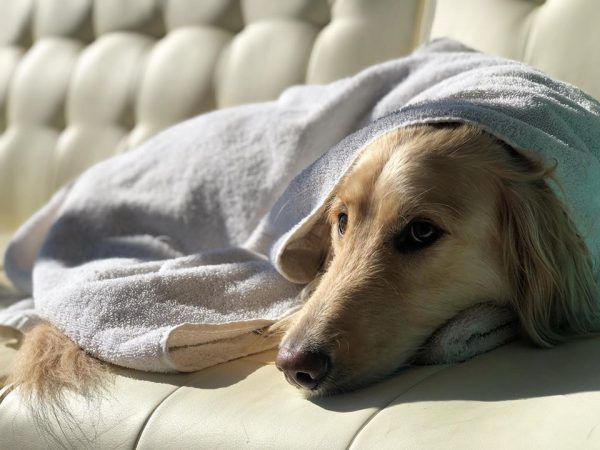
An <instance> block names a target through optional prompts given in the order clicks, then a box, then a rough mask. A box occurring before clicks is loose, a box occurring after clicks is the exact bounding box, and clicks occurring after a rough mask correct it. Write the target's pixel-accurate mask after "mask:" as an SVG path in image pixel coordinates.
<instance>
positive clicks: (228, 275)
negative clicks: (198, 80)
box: [0, 40, 600, 371]
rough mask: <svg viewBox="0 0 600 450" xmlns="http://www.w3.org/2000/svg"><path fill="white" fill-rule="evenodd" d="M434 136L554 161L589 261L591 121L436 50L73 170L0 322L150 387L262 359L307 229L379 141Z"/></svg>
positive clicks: (302, 272) (485, 61)
mask: <svg viewBox="0 0 600 450" xmlns="http://www.w3.org/2000/svg"><path fill="white" fill-rule="evenodd" d="M448 121H451V122H466V123H473V124H477V125H480V126H481V127H483V128H484V129H485V130H487V131H488V132H489V133H491V134H492V135H494V136H496V137H498V138H499V139H501V140H503V141H505V142H506V143H508V144H509V145H511V146H513V147H515V148H517V149H527V150H532V151H536V152H538V153H539V154H540V155H541V156H542V157H543V158H544V160H545V161H546V163H547V164H548V165H552V164H554V163H555V162H556V163H558V166H557V172H556V174H557V178H558V180H559V182H560V186H558V185H553V186H552V187H553V189H554V190H555V192H556V194H557V195H558V197H559V198H561V199H562V200H563V201H564V202H565V204H567V205H568V206H569V208H570V214H571V217H572V219H573V221H574V223H575V224H576V226H577V227H578V231H579V233H580V234H581V236H582V237H583V238H584V240H585V242H586V244H587V246H588V248H589V250H590V252H591V254H592V256H593V257H594V258H597V257H598V255H599V254H600V219H599V218H600V161H599V155H600V150H599V149H600V105H599V104H598V103H597V102H596V101H595V100H594V99H592V98H591V97H589V96H587V95H586V94H584V93H583V92H581V91H580V90H579V89H577V88H575V87H573V86H571V85H568V84H565V83H561V82H557V81H553V80H552V79H550V78H549V77H548V76H546V75H545V74H543V73H541V72H539V71H537V70H535V69H533V68H531V67H529V66H527V65H524V64H521V63H519V62H515V61H510V60H506V59H502V58H497V57H492V56H487V55H484V54H480V53H477V52H474V51H472V50H470V49H468V48H466V47H464V46H462V45H460V44H458V43H456V42H453V41H449V40H440V41H434V42H433V43H431V44H428V45H426V46H424V47H423V48H421V49H420V50H419V51H417V52H415V53H414V54H412V55H411V56H409V57H407V58H403V59H398V60H395V61H390V62H387V63H383V64H379V65H376V66H373V67H371V68H368V69H366V70H364V71H362V72H360V73H359V74H357V75H355V76H353V77H350V78H346V79H343V80H340V81H337V82H334V83H331V84H328V85H322V86H298V87H293V88H290V89H288V90H287V91H285V92H284V93H283V94H282V95H281V96H280V98H279V99H278V100H277V101H273V102H267V103H259V104H251V105H246V106H240V107H235V108H230V109H225V110H220V111H215V112H212V113H209V114H205V115H202V116H199V117H196V118H193V119H190V120H188V121H186V122H183V123H181V124H178V125H176V126H174V127H172V128H170V129H168V130H166V131H164V132H162V133H160V134H159V135H157V136H156V137H154V138H152V139H150V140H149V141H148V142H146V143H145V144H143V145H142V146H140V147H139V148H137V149H135V150H132V151H130V152H128V153H125V154H122V155H119V156H116V157H114V158H111V159H109V160H107V161H104V162H101V163H99V164H97V165H95V166H94V167H92V168H90V169H89V170H87V171H86V172H85V173H84V174H83V175H81V176H79V177H78V178H77V179H76V180H74V181H73V182H72V183H70V184H69V185H67V186H66V187H64V188H63V189H62V190H60V191H59V192H58V193H57V194H56V195H55V196H54V197H53V198H52V199H51V200H50V202H49V203H47V204H46V205H45V206H44V207H43V208H42V209H40V210H39V211H38V212H37V213H36V214H35V215H34V216H33V217H32V218H31V219H30V220H29V221H28V222H27V223H25V224H24V225H23V226H22V227H21V228H20V229H19V230H18V231H17V233H16V235H15V236H14V238H13V240H12V242H11V244H10V247H9V248H8V251H7V253H6V261H5V267H6V271H7V274H8V275H9V277H10V279H11V280H12V281H13V282H14V284H15V285H16V286H17V287H19V288H21V289H22V290H24V291H26V292H28V293H30V294H31V296H32V299H33V304H34V305H35V306H34V307H33V306H32V303H31V301H30V300H29V301H25V302H24V303H20V304H17V305H15V306H14V307H12V308H10V309H8V310H6V311H4V312H2V313H0V322H1V323H4V324H7V325H11V326H16V327H19V328H21V329H26V328H27V327H28V326H30V325H31V324H32V323H34V322H35V320H36V318H37V317H42V318H44V319H46V320H48V321H50V322H51V323H53V324H55V325H56V326H57V327H59V328H60V329H61V330H62V331H63V332H64V333H65V334H66V335H68V336H69V337H71V338H72V339H73V340H74V341H75V342H77V343H78V344H79V345H80V346H81V347H82V348H83V349H85V350H86V351H88V352H89V353H91V354H92V355H94V356H96V357H98V358H100V359H102V360H105V361H108V362H111V363H114V364H118V365H121V366H126V367H131V368H136V369H142V370H150V371H174V370H181V371H187V370H196V369H200V368H203V367H206V366H210V365H212V364H216V363H219V362H222V361H226V360H230V359H233V358H236V357H240V356H243V355H246V354H248V353H251V352H256V351H259V350H261V349H266V348H270V347H273V346H275V345H276V344H277V342H276V340H274V339H272V338H265V337H264V336H262V335H261V334H260V333H259V332H257V330H260V329H262V328H264V327H266V326H268V325H269V324H272V323H273V322H275V321H277V320H279V319H282V318H284V317H286V316H288V315H290V314H291V313H293V312H294V311H297V310H298V309H299V308H300V307H301V306H302V303H301V300H300V296H299V295H298V294H299V292H300V290H301V288H302V286H303V284H305V283H307V282H309V281H311V280H312V279H313V278H314V277H315V275H316V273H317V271H318V269H319V264H320V258H321V251H322V249H321V248H320V247H319V245H320V244H317V242H318V239H315V238H314V237H315V236H314V233H316V232H317V231H315V230H316V227H315V225H316V224H317V223H318V221H319V220H320V219H321V215H322V213H323V210H324V208H325V204H326V201H327V199H328V198H329V196H330V195H331V192H332V190H333V189H334V188H335V186H336V185H337V183H339V181H340V179H341V178H342V177H343V176H344V174H345V173H346V172H347V170H348V168H349V167H350V166H351V165H352V163H353V161H354V160H355V159H356V158H357V156H358V155H359V154H360V152H361V150H362V149H363V148H364V147H365V146H366V145H367V144H368V143H370V142H371V141H373V140H374V139H376V138H377V137H379V136H381V135H382V134H384V133H386V132H389V131H391V130H393V129H397V128H400V127H406V126H410V125H415V124H426V123H435V122H448ZM82 151H85V149H82ZM32 308H33V309H32ZM486 314H487V316H486ZM484 316H485V317H487V319H486V320H487V322H486V321H483V322H481V323H485V326H484V328H485V329H486V330H495V329H501V330H502V332H501V333H500V334H499V335H496V336H495V340H494V334H493V333H492V334H489V333H488V334H486V333H481V326H479V327H478V326H477V322H478V321H477V316H476V315H475V316H474V317H473V316H469V317H468V320H463V321H462V322H460V324H461V325H460V327H458V328H457V327H455V328H452V327H450V329H451V331H452V332H453V333H455V332H456V330H457V329H458V330H459V334H460V333H466V334H467V336H466V338H464V339H462V341H461V342H462V343H463V344H464V342H466V341H467V338H468V337H469V333H470V330H471V328H469V327H470V326H472V332H473V333H475V334H476V333H480V335H486V336H487V341H486V340H485V339H480V340H479V342H477V340H472V339H471V340H469V342H470V343H471V344H470V345H471V347H470V348H468V349H464V348H462V349H461V350H460V351H458V353H457V351H456V349H454V350H455V351H454V353H453V352H452V349H449V348H446V347H444V348H437V349H436V352H433V353H432V354H435V355H437V356H436V357H434V358H433V359H434V361H433V362H435V361H436V360H437V361H443V360H444V359H445V358H446V359H448V355H452V356H451V357H450V358H449V359H456V360H460V359H465V358H466V357H468V356H471V355H473V354H476V353H478V352H481V351H484V350H486V349H489V348H491V347H493V346H495V345H498V343H500V342H503V341H504V340H506V339H507V337H509V336H510V335H513V334H514V329H512V331H511V332H510V333H508V335H507V333H506V330H507V328H506V327H502V326H503V325H506V324H507V323H508V322H509V321H510V320H509V319H508V318H507V316H506V315H505V314H504V313H501V314H498V315H495V312H493V311H492V312H490V310H488V311H487V313H486V312H484V313H482V317H484ZM490 317H492V319H494V320H491V321H490V320H489V319H490ZM469 324H471V325H469ZM465 330H466V331H465ZM490 336H492V337H490ZM459 340H460V339H459ZM434 341H435V342H436V343H438V345H442V346H443V345H446V346H451V345H454V344H452V342H455V341H456V340H454V341H453V340H452V339H437V340H434ZM440 343H441V344H440ZM444 350H448V351H446V352H445V353H444Z"/></svg>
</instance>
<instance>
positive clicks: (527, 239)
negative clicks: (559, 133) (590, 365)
mask: <svg viewBox="0 0 600 450" xmlns="http://www.w3.org/2000/svg"><path fill="white" fill-rule="evenodd" d="M539 167H541V166H539ZM533 172H534V173H532V172H531V171H529V173H528V174H523V172H521V174H523V176H514V177H511V178H512V179H510V180H506V179H505V180H504V182H503V185H502V188H501V191H502V192H501V201H500V203H501V205H500V227H501V228H500V239H501V240H502V252H503V260H504V265H505V267H506V268H507V270H508V277H509V280H510V282H511V284H512V303H513V306H514V308H515V310H516V311H517V313H518V315H519V316H520V321H521V324H522V326H523V327H524V329H525V331H526V332H527V334H528V335H529V336H530V337H531V339H532V340H533V341H534V342H536V343H537V344H538V345H542V346H551V345H553V344H556V343H558V342H561V341H564V340H566V339H569V338H571V337H575V336H582V335H588V334H591V333H593V332H596V331H599V329H598V327H599V325H600V320H599V318H600V314H599V309H600V308H599V303H600V297H599V292H598V287H597V284H596V280H595V279H594V278H595V277H594V269H593V264H592V261H591V258H590V256H589V253H588V250H587V248H586V245H585V242H584V241H583V239H582V238H581V237H580V236H579V234H578V233H577V230H576V228H575V225H574V224H573V223H572V221H571V219H570V218H569V215H568V214H567V212H566V209H565V207H564V206H563V204H562V202H561V201H560V200H559V199H558V198H557V197H556V195H555V194H554V192H552V190H551V189H550V187H549V186H548V185H547V184H546V182H545V179H546V178H547V177H548V175H549V171H544V170H541V169H539V170H537V171H536V170H534V171H533ZM535 172H537V173H535Z"/></svg>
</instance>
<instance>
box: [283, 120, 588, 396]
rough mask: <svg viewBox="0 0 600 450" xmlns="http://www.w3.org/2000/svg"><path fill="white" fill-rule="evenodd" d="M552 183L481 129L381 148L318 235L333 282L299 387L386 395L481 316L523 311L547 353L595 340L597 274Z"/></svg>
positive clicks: (316, 291)
mask: <svg viewBox="0 0 600 450" xmlns="http://www.w3.org/2000/svg"><path fill="white" fill-rule="evenodd" d="M549 172H550V171H548V170H545V169H544V168H543V167H542V166H541V163H540V162H539V161H538V160H536V159H535V158H533V157H532V156H530V155H529V156H525V155H523V154H521V153H517V152H516V151H514V150H513V149H511V148H509V147H508V146H506V145H505V144H503V143H501V142H499V141H498V140H496V139H494V138H493V137H492V136H490V135H488V134H486V133H484V132H482V131H481V130H479V129H478V128H476V127H474V126H466V125H452V126H442V127H438V126H435V127H434V126H422V127H415V128H409V129H403V130H398V131H394V132H391V133H388V134H387V135H385V136H383V137H381V138H379V139H377V140H376V141H375V142H373V143H372V144H370V145H369V146H368V147H367V148H366V149H365V150H364V151H363V153H362V154H361V156H360V157H359V159H358V160H357V161H356V163H355V164H354V165H353V167H352V168H351V170H350V171H349V172H348V174H347V175H346V176H345V177H344V179H343V180H342V182H341V183H340V185H339V187H338V188H337V189H336V190H335V192H334V194H333V196H332V197H331V199H330V201H329V204H328V208H327V210H326V213H325V214H324V215H323V217H322V218H321V221H320V223H318V224H317V225H315V229H314V231H313V234H314V236H313V237H312V238H311V239H312V240H313V242H314V241H315V239H317V240H318V241H319V242H322V244H321V247H322V248H321V249H320V250H321V257H322V261H323V263H322V268H321V274H320V275H319V276H318V277H317V278H316V279H315V281H314V282H313V283H312V284H311V287H309V288H308V289H310V290H311V294H310V296H309V298H308V300H307V303H306V305H305V307H304V308H303V309H302V310H301V311H300V312H299V313H297V314H296V315H295V316H294V318H293V321H292V323H291V325H290V327H289V329H288V330H287V332H286V334H285V336H284V338H283V340H282V343H281V346H280V350H279V354H278V357H277V366H278V367H279V368H280V370H282V371H283V372H284V373H285V375H286V378H287V379H288V381H290V382H291V383H292V384H294V385H296V386H298V387H301V388H304V389H305V390H306V392H307V393H309V394H316V395H323V394H329V393H334V392H338V391H342V390H349V389H353V388H356V387H358V386H361V385H364V384H368V383H371V382H373V381H376V380H378V379H380V378H382V377H384V376H386V375H388V374H390V373H392V372H393V371H394V370H396V369H398V368H399V367H401V366H403V365H405V364H406V363H407V362H409V361H410V360H411V358H412V357H414V356H415V354H416V353H417V352H418V350H419V348H420V347H421V346H422V345H423V344H424V342H425V341H426V340H427V338H428V337H429V336H430V335H431V334H432V333H433V332H434V331H435V330H436V329H438V328H439V327H440V326H441V325H443V324H444V323H445V322H447V321H448V320H450V319H451V318H452V317H453V316H455V315H456V314H457V313H458V312H459V311H461V310H464V309H466V308H468V307H470V306H472V305H474V304H476V303H481V302H493V303H496V304H508V305H512V306H513V307H514V308H515V309H516V311H517V312H518V314H519V316H520V318H521V322H522V324H523V327H524V329H525V330H526V332H527V333H528V334H529V336H531V338H532V339H533V340H534V341H535V342H537V343H538V344H540V345H550V344H553V343H555V342H558V341H560V340H561V339H563V337H565V336H568V335H570V334H574V333H575V334H576V333H581V332H586V331H589V327H590V323H589V322H590V321H591V318H592V316H594V314H595V309H594V308H595V306H594V303H593V297H594V295H595V294H594V289H595V284H594V280H593V276H592V269H591V264H590V261H589V257H588V254H587V251H586V248H585V245H584V243H583V242H582V240H581V239H580V238H579V236H578V235H577V233H576V231H575V228H574V226H573V225H572V223H571V222H570V220H569V218H568V216H567V214H566V213H565V209H564V208H563V207H562V205H561V203H560V202H559V201H558V200H557V198H556V197H555V196H554V194H553V193H552V191H551V190H550V189H549V187H548V186H547V184H546V183H545V181H544V179H545V178H546V177H547V176H549V175H550V173H549ZM315 236H316V238H315ZM311 263H312V262H308V261H307V264H309V265H310V264H311Z"/></svg>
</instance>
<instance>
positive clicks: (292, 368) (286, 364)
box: [275, 347, 330, 389]
mask: <svg viewBox="0 0 600 450" xmlns="http://www.w3.org/2000/svg"><path fill="white" fill-rule="evenodd" d="M275 365H276V366H277V368H278V369H279V370H281V371H282V372H283V373H284V374H285V376H286V378H287V379H288V381H290V382H291V383H294V384H296V385H298V386H299V387H303V388H306V389H313V388H315V387H316V386H317V385H318V384H319V382H320V381H321V380H322V379H323V378H325V375H327V372H329V366H330V362H329V357H328V356H327V355H326V354H325V353H323V352H309V351H302V350H292V349H290V348H287V347H282V348H280V349H279V353H278V354H277V359H276V360H275Z"/></svg>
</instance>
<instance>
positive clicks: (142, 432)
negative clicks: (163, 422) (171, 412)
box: [133, 384, 185, 450]
mask: <svg viewBox="0 0 600 450" xmlns="http://www.w3.org/2000/svg"><path fill="white" fill-rule="evenodd" d="M183 386H185V384H183V385H182V386H177V388H175V389H173V391H171V392H170V393H169V395H166V396H165V397H163V399H162V400H161V401H160V402H158V403H157V404H156V406H155V407H154V408H152V411H150V413H149V414H148V417H146V419H145V420H144V423H143V424H142V426H141V428H140V431H139V433H138V435H137V437H136V438H135V442H134V443H133V449H134V450H135V449H137V448H138V446H139V443H140V439H141V438H142V435H143V434H144V431H146V428H147V426H148V422H150V419H151V418H152V417H153V416H154V413H155V412H156V410H157V409H158V408H159V407H160V406H161V405H162V404H163V403H164V402H165V401H166V400H167V399H168V398H169V397H171V396H172V395H173V394H175V392H177V391H178V390H179V389H181V388H182V387H183Z"/></svg>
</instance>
